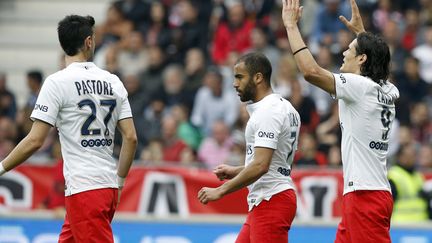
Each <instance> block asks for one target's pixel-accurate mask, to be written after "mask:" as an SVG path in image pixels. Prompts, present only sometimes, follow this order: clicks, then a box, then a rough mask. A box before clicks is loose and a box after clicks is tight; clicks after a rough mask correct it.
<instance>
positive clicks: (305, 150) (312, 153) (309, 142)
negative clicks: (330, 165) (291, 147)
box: [294, 132, 327, 166]
mask: <svg viewBox="0 0 432 243" xmlns="http://www.w3.org/2000/svg"><path fill="white" fill-rule="evenodd" d="M299 143H300V145H299V150H298V151H297V153H296V154H295V157H294V161H295V162H294V163H295V165H296V166H310V165H319V166H326V165H327V158H326V156H325V154H324V153H322V152H320V151H318V149H317V143H316V139H315V137H314V135H313V134H312V133H309V132H303V133H301V134H300V138H299Z"/></svg>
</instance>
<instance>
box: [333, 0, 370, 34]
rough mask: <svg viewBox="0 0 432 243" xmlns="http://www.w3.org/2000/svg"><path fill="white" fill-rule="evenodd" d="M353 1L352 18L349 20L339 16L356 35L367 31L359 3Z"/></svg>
mask: <svg viewBox="0 0 432 243" xmlns="http://www.w3.org/2000/svg"><path fill="white" fill-rule="evenodd" d="M350 1H351V20H350V21H348V20H347V19H346V18H345V17H344V16H339V20H340V21H342V23H344V24H345V26H346V27H347V28H348V29H349V30H351V31H352V32H354V33H355V34H356V35H358V34H360V33H362V32H365V29H364V26H363V20H362V18H361V15H360V11H359V9H358V7H357V3H356V2H355V0H350Z"/></svg>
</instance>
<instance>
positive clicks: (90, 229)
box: [58, 188, 118, 243]
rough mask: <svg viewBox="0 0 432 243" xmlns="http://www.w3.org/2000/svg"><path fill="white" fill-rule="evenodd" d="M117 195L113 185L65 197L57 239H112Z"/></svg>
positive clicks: (63, 242) (69, 241) (103, 242)
mask: <svg viewBox="0 0 432 243" xmlns="http://www.w3.org/2000/svg"><path fill="white" fill-rule="evenodd" d="M117 195H118V190H117V189H114V188H107V189H97V190H90V191H85V192H80V193H77V194H74V195H72V196H68V197H66V218H65V221H64V224H63V227H62V231H61V233H60V237H59V241H58V242H59V243H72V242H76V243H77V242H101V243H107V242H108V243H109V242H114V240H113V233H112V229H111V221H112V219H113V217H114V212H115V208H116V205H117V200H118V199H117Z"/></svg>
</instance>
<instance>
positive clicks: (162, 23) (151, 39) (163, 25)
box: [138, 1, 171, 50]
mask: <svg viewBox="0 0 432 243" xmlns="http://www.w3.org/2000/svg"><path fill="white" fill-rule="evenodd" d="M138 29H139V31H140V32H141V33H143V36H144V38H145V41H144V42H145V43H146V44H147V45H148V46H160V47H161V48H162V49H164V50H165V49H166V48H167V47H168V45H169V44H170V41H171V30H170V28H169V25H168V9H167V8H166V7H165V6H164V5H163V3H162V2H161V1H152V2H151V6H150V20H149V21H148V22H144V23H141V24H140V25H139V26H138Z"/></svg>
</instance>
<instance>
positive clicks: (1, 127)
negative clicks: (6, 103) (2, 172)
mask: <svg viewBox="0 0 432 243" xmlns="http://www.w3.org/2000/svg"><path fill="white" fill-rule="evenodd" d="M17 139H18V129H17V126H16V125H15V123H14V121H13V120H12V119H10V118H8V117H0V158H2V159H4V158H6V156H7V155H8V154H9V153H10V152H11V151H12V149H13V148H14V146H15V144H16V142H17Z"/></svg>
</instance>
